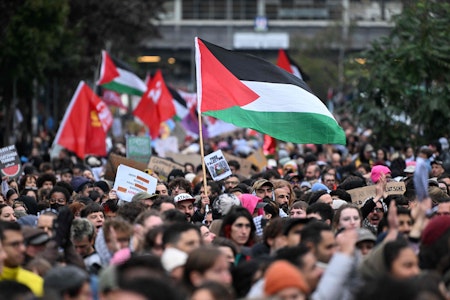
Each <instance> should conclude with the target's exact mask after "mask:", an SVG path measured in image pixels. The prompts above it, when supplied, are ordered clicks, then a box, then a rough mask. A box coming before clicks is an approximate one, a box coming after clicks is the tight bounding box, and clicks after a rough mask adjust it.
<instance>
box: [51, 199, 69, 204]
mask: <svg viewBox="0 0 450 300" xmlns="http://www.w3.org/2000/svg"><path fill="white" fill-rule="evenodd" d="M50 203H52V204H53V203H58V204H66V199H65V198H50Z"/></svg>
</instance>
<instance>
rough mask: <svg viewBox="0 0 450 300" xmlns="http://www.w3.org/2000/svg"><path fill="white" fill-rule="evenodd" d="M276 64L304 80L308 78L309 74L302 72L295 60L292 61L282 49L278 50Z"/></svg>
mask: <svg viewBox="0 0 450 300" xmlns="http://www.w3.org/2000/svg"><path fill="white" fill-rule="evenodd" d="M277 66H279V67H280V68H282V69H283V70H286V71H288V72H289V73H291V74H294V75H295V76H297V77H298V78H300V79H303V80H304V81H308V80H309V76H308V75H306V74H305V72H303V70H302V69H301V68H300V66H299V65H297V64H296V63H295V61H293V60H292V59H291V58H290V57H289V55H288V54H287V53H286V51H284V50H283V49H280V50H278V60H277Z"/></svg>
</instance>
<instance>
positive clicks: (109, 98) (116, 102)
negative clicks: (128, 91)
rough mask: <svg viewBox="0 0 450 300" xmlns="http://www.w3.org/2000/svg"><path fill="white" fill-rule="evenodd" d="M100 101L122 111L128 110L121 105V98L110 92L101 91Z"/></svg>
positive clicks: (117, 94)
mask: <svg viewBox="0 0 450 300" xmlns="http://www.w3.org/2000/svg"><path fill="white" fill-rule="evenodd" d="M102 100H103V102H105V103H106V104H107V105H111V106H117V107H120V108H122V109H128V108H127V107H126V106H125V105H123V103H122V98H121V97H120V94H119V93H117V92H114V91H110V90H103V95H102Z"/></svg>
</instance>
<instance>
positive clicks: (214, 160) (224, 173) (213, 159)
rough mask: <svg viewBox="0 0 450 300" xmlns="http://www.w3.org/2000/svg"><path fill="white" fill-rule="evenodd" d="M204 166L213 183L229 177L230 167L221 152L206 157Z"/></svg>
mask: <svg viewBox="0 0 450 300" xmlns="http://www.w3.org/2000/svg"><path fill="white" fill-rule="evenodd" d="M205 166H206V168H207V169H208V171H209V174H211V177H212V179H213V180H214V181H218V180H222V179H224V178H226V177H228V176H230V175H231V170H230V167H229V166H228V163H227V160H226V159H225V157H224V156H223V153H222V150H217V151H214V152H213V153H211V154H208V155H206V156H205Z"/></svg>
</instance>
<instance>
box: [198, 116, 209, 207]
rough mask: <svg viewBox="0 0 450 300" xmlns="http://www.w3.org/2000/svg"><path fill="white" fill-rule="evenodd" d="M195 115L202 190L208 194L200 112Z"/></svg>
mask: <svg viewBox="0 0 450 300" xmlns="http://www.w3.org/2000/svg"><path fill="white" fill-rule="evenodd" d="M197 115H198V135H199V139H200V156H201V157H202V172H203V190H204V193H205V195H206V196H208V194H207V191H208V190H207V188H206V187H207V182H206V166H205V150H204V147H203V129H202V127H203V126H202V114H201V112H198V114H197ZM200 196H201V195H200ZM210 204H211V203H210Z"/></svg>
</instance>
